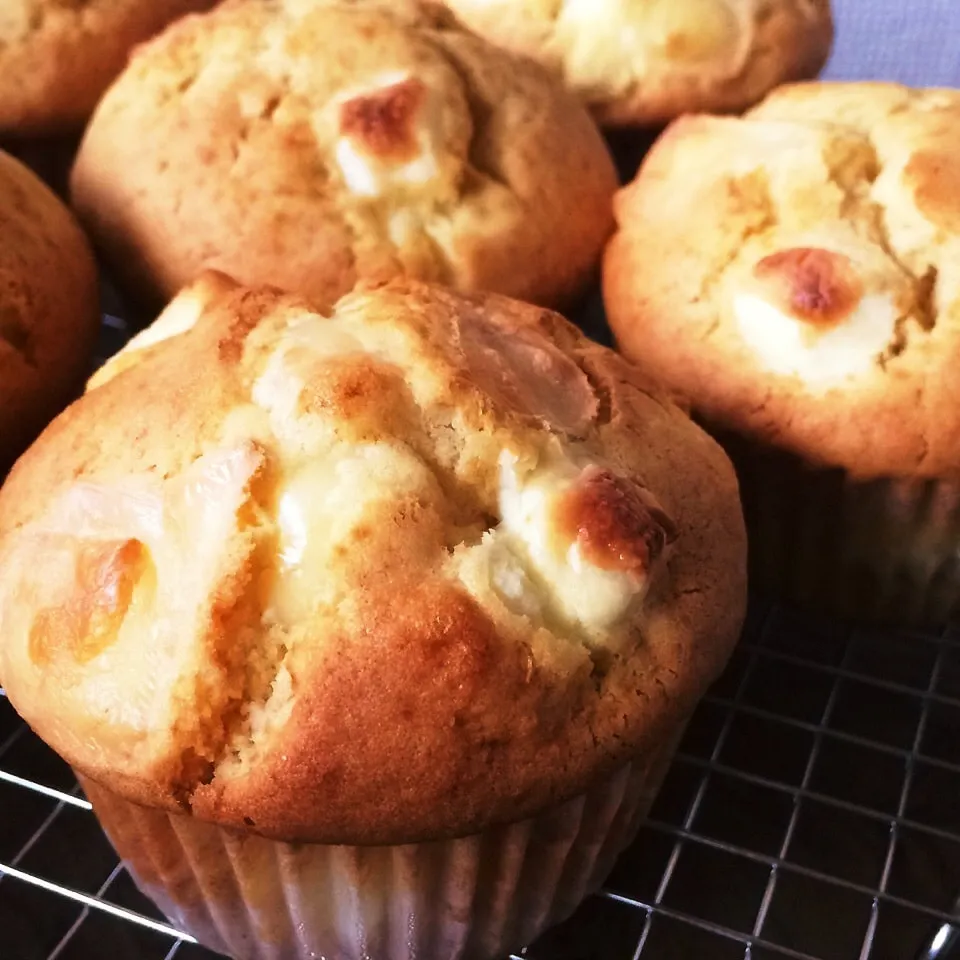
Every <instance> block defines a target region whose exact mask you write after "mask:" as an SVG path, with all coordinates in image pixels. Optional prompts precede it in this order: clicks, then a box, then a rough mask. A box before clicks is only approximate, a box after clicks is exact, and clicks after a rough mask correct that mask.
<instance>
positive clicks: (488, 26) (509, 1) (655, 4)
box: [446, 0, 833, 126]
mask: <svg viewBox="0 0 960 960" xmlns="http://www.w3.org/2000/svg"><path fill="white" fill-rule="evenodd" d="M446 4H447V6H448V7H450V8H451V9H452V10H454V11H455V12H456V14H457V16H459V17H460V18H461V19H462V20H463V22H464V23H466V24H467V26H469V27H471V28H472V29H475V30H476V31H477V32H478V33H480V34H482V35H483V36H485V37H487V38H489V39H491V40H493V41H494V42H496V43H498V44H501V45H502V46H505V47H507V48H509V49H511V50H516V51H518V52H520V53H524V54H527V55H528V56H532V57H534V58H535V59H537V60H539V61H540V62H541V63H544V64H546V65H547V66H548V67H550V68H551V69H553V70H555V71H556V72H557V73H559V74H560V76H562V77H563V79H564V80H565V82H566V83H567V84H568V85H569V86H570V88H571V89H572V90H574V91H576V93H577V94H578V95H579V96H580V97H581V99H582V100H583V101H584V103H586V104H587V105H588V106H589V107H590V109H591V110H592V111H593V113H594V115H595V116H596V117H597V119H598V120H599V121H600V122H601V123H603V124H605V125H609V126H630V125H634V124H649V125H653V124H660V123H667V122H668V121H670V120H672V119H673V118H674V117H677V116H679V115H680V114H683V113H692V112H695V111H700V110H716V111H735V110H743V109H745V108H746V107H749V106H751V105H752V104H754V103H756V102H757V101H758V100H759V99H760V98H761V97H762V96H763V95H764V94H765V93H767V92H768V91H769V90H770V89H771V88H773V87H775V86H776V85H777V84H779V83H783V82H785V81H788V80H805V79H807V78H810V77H815V76H816V75H817V73H819V72H820V70H821V68H822V67H823V65H824V63H825V62H826V60H827V55H828V54H829V52H830V45H831V42H832V40H833V20H832V16H831V13H830V3H829V0H446Z"/></svg>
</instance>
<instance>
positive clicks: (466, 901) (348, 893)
mask: <svg viewBox="0 0 960 960" xmlns="http://www.w3.org/2000/svg"><path fill="white" fill-rule="evenodd" d="M678 739H679V732H678V733H677V734H676V736H674V737H672V738H671V742H670V743H669V744H667V745H665V746H664V747H663V749H661V750H658V751H656V752H655V753H654V754H652V755H648V756H646V757H645V758H643V759H642V760H638V761H637V762H635V763H633V764H630V765H628V766H626V767H624V768H623V769H621V770H620V771H619V772H618V773H617V774H616V775H614V776H613V777H611V778H610V779H608V780H606V781H604V782H602V783H600V784H598V785H597V786H596V787H594V788H593V789H591V790H590V791H588V792H587V793H585V794H583V795H581V796H579V797H576V798H574V799H572V800H570V801H568V802H566V803H564V804H561V805H559V806H556V807H553V808H551V809H549V810H546V811H544V812H543V813H541V814H539V815H538V816H535V817H533V818H531V819H528V820H523V821H520V822H518V823H513V824H507V825H499V826H494V827H490V828H488V829H486V830H484V831H483V832H481V833H478V834H476V835H473V836H468V837H463V838H460V839H454V840H444V841H431V842H423V843H414V844H406V845H398V846H366V847H363V846H332V845H324V844H303V843H300V844H298V843H283V842H280V841H275V840H268V839H265V838H263V837H260V836H257V835H255V834H252V833H243V832H238V831H236V830H231V829H226V828H223V827H219V826H216V825H214V824H209V823H204V822H201V821H199V820H196V819H194V818H192V817H190V816H189V815H185V814H179V813H168V812H164V811H159V810H154V809H147V808H144V807H141V806H138V805H136V804H134V803H131V802H130V801H128V800H125V799H123V798H121V797H119V796H117V795H116V794H114V793H113V792H111V791H110V790H107V789H105V788H103V787H101V786H99V785H98V784H96V783H94V782H92V781H90V780H88V779H87V778H85V777H82V776H81V778H80V779H81V783H82V785H83V787H84V789H85V791H86V793H87V796H88V797H89V799H90V801H91V802H92V803H93V807H94V811H95V812H96V814H97V816H98V817H99V819H100V822H101V824H102V826H103V827H104V829H105V831H106V833H107V835H108V836H109V837H110V839H111V841H112V842H113V844H114V846H115V847H116V849H117V851H118V853H119V854H120V856H121V857H122V858H123V860H124V861H125V863H126V866H127V868H128V869H129V870H130V873H131V874H132V876H133V877H134V879H135V881H136V882H137V885H138V886H139V887H140V889H141V890H142V891H143V892H144V893H145V894H146V895H147V896H148V897H150V898H151V899H152V900H153V901H154V902H155V903H156V904H157V905H158V906H159V907H160V909H161V910H162V911H163V912H164V913H165V914H166V916H167V917H169V919H170V921H171V922H172V923H173V924H174V925H176V926H177V927H179V928H180V929H182V930H185V931H187V932H188V933H190V934H192V935H193V936H194V937H196V938H197V940H199V941H200V943H202V944H203V945H205V946H207V947H209V948H211V949H213V950H216V951H219V952H221V953H225V954H227V955H229V956H232V957H235V958H237V960H308V958H310V960H320V958H324V960H492V958H496V957H502V956H503V955H505V954H507V953H509V952H510V951H511V950H517V949H519V948H520V947H522V946H524V945H525V944H526V943H528V942H529V941H531V940H533V939H534V938H535V937H536V936H537V935H538V934H539V933H540V932H541V931H543V930H544V929H546V928H547V927H548V926H550V925H552V924H554V923H557V922H559V921H561V920H563V919H565V918H566V917H568V916H569V915H570V914H571V913H572V912H573V911H574V910H575V909H576V907H577V905H578V904H579V903H580V902H581V901H582V900H583V899H584V897H586V896H587V895H588V894H589V893H591V892H593V891H594V890H596V889H597V888H598V887H599V885H600V884H601V883H602V881H603V880H604V878H605V877H606V876H607V874H608V873H609V871H610V869H611V868H612V866H613V863H614V861H615V859H616V857H617V855H618V854H619V853H620V852H621V850H623V848H624V847H626V846H627V845H628V844H629V843H630V841H631V840H632V839H633V837H634V836H635V834H636V832H637V829H638V827H639V825H640V823H641V822H642V819H643V817H644V816H645V814H646V812H647V810H648V809H649V807H650V804H651V803H652V801H653V799H654V796H655V795H656V792H657V790H658V789H659V786H660V783H661V781H662V779H663V776H664V774H665V772H666V769H667V766H668V765H669V761H670V759H671V757H672V755H673V752H674V749H675V746H676V742H677V740H678Z"/></svg>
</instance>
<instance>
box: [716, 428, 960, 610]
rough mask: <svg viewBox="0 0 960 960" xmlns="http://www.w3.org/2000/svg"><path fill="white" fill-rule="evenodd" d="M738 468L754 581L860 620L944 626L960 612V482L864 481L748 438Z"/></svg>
mask: <svg viewBox="0 0 960 960" xmlns="http://www.w3.org/2000/svg"><path fill="white" fill-rule="evenodd" d="M721 439H722V442H723V443H724V446H725V447H726V448H727V451H728V453H729V454H730V456H731V459H732V460H733V461H734V464H735V465H736V468H737V473H738V475H739V479H740V489H741V495H742V498H743V508H744V516H745V518H746V522H747V532H748V538H749V544H750V577H751V584H752V586H753V587H754V588H757V589H760V590H762V591H764V592H767V593H771V594H773V595H774V596H776V597H777V598H779V599H783V600H787V601H788V602H791V603H795V604H797V605H798V606H803V607H808V608H813V609H817V610H819V611H821V612H823V613H828V614H833V615H837V616H841V617H845V618H848V619H852V620H862V621H870V622H884V623H896V624H901V625H905V626H922V625H936V624H942V623H945V622H946V621H948V620H951V619H953V618H954V617H956V616H957V615H958V614H960V483H958V482H957V481H956V480H952V479H923V478H915V477H879V478H872V479H859V478H857V477H854V476H851V475H850V474H849V473H847V472H846V471H844V470H841V469H824V468H819V467H814V466H811V465H809V464H806V463H805V462H804V461H802V460H801V459H800V458H798V457H795V456H793V455H791V454H787V453H783V452H780V451H775V450H771V449H769V448H764V447H761V446H759V445H756V444H753V443H751V442H750V441H747V440H744V439H742V438H731V437H729V436H722V437H721Z"/></svg>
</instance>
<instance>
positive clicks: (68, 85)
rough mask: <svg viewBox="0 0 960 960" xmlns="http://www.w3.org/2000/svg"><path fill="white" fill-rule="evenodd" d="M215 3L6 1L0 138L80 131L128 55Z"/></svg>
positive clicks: (0, 27)
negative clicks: (179, 19) (173, 24)
mask: <svg viewBox="0 0 960 960" xmlns="http://www.w3.org/2000/svg"><path fill="white" fill-rule="evenodd" d="M214 2H215V0H4V2H3V4H2V6H0V131H4V132H6V133H13V134H19V135H30V136H35V135H38V134H56V133H64V132H74V131H79V130H80V128H81V127H82V126H83V124H84V122H85V121H86V119H87V118H88V117H89V116H90V114H91V112H92V111H93V108H94V106H95V105H96V103H97V101H98V100H99V99H100V97H101V95H102V94H103V92H104V90H106V89H107V87H108V86H109V85H110V83H111V82H112V81H113V80H114V79H115V78H116V77H117V75H118V74H119V73H120V72H121V70H123V68H124V66H125V65H126V62H127V58H128V56H129V54H130V51H131V50H132V49H133V48H134V47H135V46H136V45H137V44H138V43H142V42H143V41H144V40H147V39H148V38H149V37H151V36H152V35H153V34H155V33H156V32H157V31H158V30H161V29H162V28H163V27H165V26H166V25H167V24H168V23H170V22H171V21H172V20H175V19H176V18H177V17H180V16H183V15H184V14H187V13H191V12H193V11H196V10H205V9H208V8H210V7H212V6H213V4H214Z"/></svg>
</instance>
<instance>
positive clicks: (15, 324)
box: [0, 151, 100, 477]
mask: <svg viewBox="0 0 960 960" xmlns="http://www.w3.org/2000/svg"><path fill="white" fill-rule="evenodd" d="M99 319H100V317H99V300H98V292H97V273H96V266H95V264H94V261H93V255H92V253H91V251H90V248H89V246H88V245H87V242H86V239H85V238H84V236H83V234H82V233H81V231H80V228H79V227H78V226H77V224H76V223H75V222H74V220H73V218H72V217H71V216H70V213H69V211H68V210H67V209H66V207H64V206H63V205H62V204H61V203H60V202H59V201H58V200H57V198H56V197H55V196H54V195H53V194H52V193H51V192H50V191H49V190H48V189H47V188H46V187H45V186H44V185H43V184H42V183H41V182H40V181H39V180H38V179H37V178H36V177H35V176H34V175H33V174H32V173H31V172H30V171H29V170H27V169H26V168H25V167H23V166H22V165H21V164H19V163H18V162H17V161H16V160H14V159H13V158H12V157H10V156H8V155H7V154H5V153H3V152H2V151H0V477H2V475H3V472H4V471H5V470H6V468H7V467H9V466H10V464H11V463H12V461H13V459H14V458H15V457H16V455H17V454H18V453H20V452H21V451H22V450H23V448H24V447H25V446H26V445H27V444H28V443H29V442H30V441H31V440H32V439H33V438H34V437H35V436H36V434H37V433H38V432H39V431H40V430H41V429H42V428H43V427H44V426H45V425H46V424H47V422H48V421H49V420H50V418H51V417H53V416H54V414H56V413H57V412H58V411H59V410H60V409H61V408H62V407H63V406H64V404H66V403H67V401H68V400H70V399H71V398H72V397H73V395H74V394H75V391H76V390H77V389H78V388H79V387H80V386H81V385H82V383H83V378H84V376H85V375H86V374H87V372H88V370H89V367H88V364H89V363H90V360H91V355H92V351H93V345H94V341H95V339H96V335H97V329H98V326H99Z"/></svg>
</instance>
